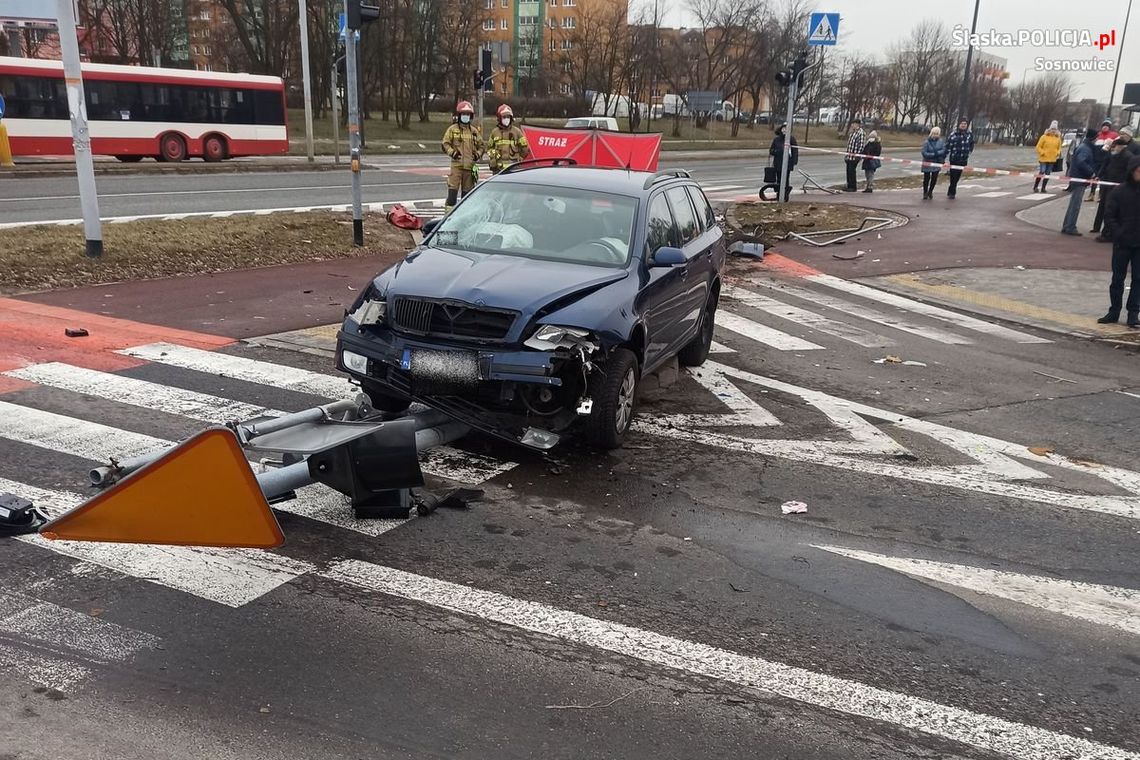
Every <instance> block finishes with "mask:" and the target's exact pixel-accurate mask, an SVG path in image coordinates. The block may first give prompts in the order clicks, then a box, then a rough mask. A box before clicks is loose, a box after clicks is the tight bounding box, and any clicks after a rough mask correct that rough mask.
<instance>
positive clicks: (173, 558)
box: [0, 478, 313, 607]
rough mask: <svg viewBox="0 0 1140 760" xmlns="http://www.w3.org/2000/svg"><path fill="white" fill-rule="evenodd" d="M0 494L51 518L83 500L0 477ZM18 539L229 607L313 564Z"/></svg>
mask: <svg viewBox="0 0 1140 760" xmlns="http://www.w3.org/2000/svg"><path fill="white" fill-rule="evenodd" d="M0 492H8V493H13V494H16V495H17V496H22V497H24V498H25V499H29V500H31V501H32V503H33V504H35V506H36V507H37V508H38V509H42V510H43V511H44V512H46V513H47V514H48V515H50V516H52V517H56V516H58V515H61V514H63V513H64V512H67V511H68V510H70V509H73V508H74V507H77V506H79V505H80V504H82V503H83V502H84V501H86V499H85V498H84V497H83V496H80V495H79V494H77V493H72V492H70V491H53V490H49V489H45V488H36V487H34V486H28V485H26V484H24V483H19V482H16V481H12V480H6V479H4V478H0ZM18 539H19V540H20V541H23V542H24V543H27V544H31V545H32V546H38V547H40V548H41V549H47V550H48V551H53V552H55V553H57V554H62V555H64V556H66V557H71V558H73V559H77V560H82V561H84V562H90V563H91V564H94V565H100V566H101V567H106V568H109V569H111V570H114V571H115V572H119V573H122V574H123V575H128V576H131V577H133V578H139V579H141V580H145V581H149V582H151V583H156V584H158V585H160V586H166V587H167V588H172V589H174V590H176V591H183V592H185V593H188V594H192V595H194V596H196V597H199V598H201V599H206V600H207V601H211V602H217V603H218V604H224V605H226V606H228V607H240V606H242V605H243V604H248V603H249V602H252V601H253V600H254V599H257V598H258V597H260V596H262V595H263V594H267V593H269V592H270V591H272V590H274V589H275V588H277V587H278V586H280V585H282V584H284V583H288V582H289V581H291V580H293V579H294V578H296V577H297V576H299V575H302V574H304V573H306V572H308V571H309V570H311V569H312V567H313V566H312V565H310V564H309V563H307V562H301V561H300V560H295V559H293V558H291V557H286V556H284V555H281V554H273V553H271V552H265V551H260V550H256V549H252V550H251V549H207V548H199V547H183V546H154V545H151V544H108V543H97V542H93V541H48V540H47V539H45V538H41V537H40V536H39V535H35V534H33V535H28V536H18Z"/></svg>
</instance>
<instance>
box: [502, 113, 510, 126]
mask: <svg viewBox="0 0 1140 760" xmlns="http://www.w3.org/2000/svg"><path fill="white" fill-rule="evenodd" d="M503 126H504V127H509V126H511V117H510V116H504V117H503Z"/></svg>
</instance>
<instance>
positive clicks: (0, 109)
mask: <svg viewBox="0 0 1140 760" xmlns="http://www.w3.org/2000/svg"><path fill="white" fill-rule="evenodd" d="M3 118H4V93H2V92H0V119H3Z"/></svg>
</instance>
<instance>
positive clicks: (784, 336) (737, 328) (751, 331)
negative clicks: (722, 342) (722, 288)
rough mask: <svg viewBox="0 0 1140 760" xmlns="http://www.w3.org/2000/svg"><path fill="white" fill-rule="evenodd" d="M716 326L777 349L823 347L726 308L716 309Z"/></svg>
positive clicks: (816, 348) (791, 349) (794, 349)
mask: <svg viewBox="0 0 1140 760" xmlns="http://www.w3.org/2000/svg"><path fill="white" fill-rule="evenodd" d="M716 326H717V327H723V328H724V329H725V330H731V331H732V332H734V333H737V334H738V335H743V336H744V337H746V338H751V339H752V340H754V341H756V342H758V343H763V344H764V345H767V346H771V347H772V348H774V349H776V350H777V351H814V350H818V349H822V348H823V346H820V345H817V344H815V343H812V342H810V341H806V340H804V339H803V338H797V337H796V336H794V335H789V334H788V333H786V332H782V331H780V330H777V329H776V328H774V327H768V326H767V325H762V324H760V323H759V322H753V321H752V320H751V319H746V318H744V317H742V316H740V315H739V314H733V313H732V312H731V311H728V310H726V309H717V312H716Z"/></svg>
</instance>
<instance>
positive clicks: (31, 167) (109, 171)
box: [0, 161, 383, 179]
mask: <svg viewBox="0 0 1140 760" xmlns="http://www.w3.org/2000/svg"><path fill="white" fill-rule="evenodd" d="M347 168H348V163H347V161H346V162H345V163H341V164H333V163H328V162H316V163H312V164H310V163H307V162H304V163H280V164H268V163H256V164H255V163H223V164H206V163H195V164H186V165H169V166H168V165H164V164H149V165H143V166H139V165H137V164H136V165H129V164H128V165H123V166H113V165H112V166H98V165H97V166H96V167H95V175H96V176H107V177H116V176H135V177H137V176H150V175H159V176H162V175H185V174H262V173H268V172H324V171H335V170H339V169H347ZM365 168H366V169H381V168H383V167H380V166H374V165H371V164H366V165H365ZM74 176H75V165H74V164H54V163H53V164H45V166H44V167H43V168H41V167H40V166H37V165H35V164H17V165H16V167H15V168H7V169H0V179H5V178H16V177H27V178H29V179H42V178H48V177H74Z"/></svg>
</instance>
